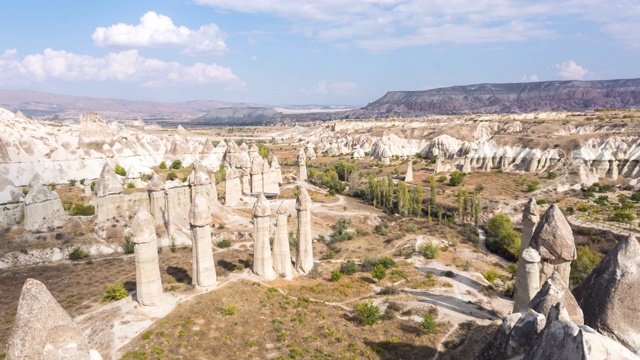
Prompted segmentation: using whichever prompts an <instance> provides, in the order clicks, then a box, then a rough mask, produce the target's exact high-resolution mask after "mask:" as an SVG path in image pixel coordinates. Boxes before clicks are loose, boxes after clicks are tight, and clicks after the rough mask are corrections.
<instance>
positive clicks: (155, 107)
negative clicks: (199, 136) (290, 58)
mask: <svg viewBox="0 0 640 360" xmlns="http://www.w3.org/2000/svg"><path fill="white" fill-rule="evenodd" d="M249 105H250V104H243V103H231V102H223V101H208V100H196V101H187V102H181V103H165V102H155V101H136V100H122V99H103V98H93V97H87V96H72V95H59V94H51V93H46V92H41V91H31V90H2V89H0V107H2V108H5V109H8V110H12V111H18V110H20V111H22V112H23V113H24V114H26V115H27V116H32V117H38V118H45V117H54V116H57V117H60V118H75V117H77V116H78V115H80V114H84V113H86V112H89V111H97V112H99V113H101V114H102V115H103V116H104V117H105V118H111V119H137V118H138V117H142V118H144V119H190V118H195V117H199V116H202V115H203V114H205V113H207V112H208V111H210V110H211V109H215V108H220V107H229V106H249Z"/></svg>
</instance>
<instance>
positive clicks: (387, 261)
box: [378, 256, 396, 269]
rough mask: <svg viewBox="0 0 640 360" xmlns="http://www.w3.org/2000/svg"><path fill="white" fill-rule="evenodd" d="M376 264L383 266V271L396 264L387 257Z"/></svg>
mask: <svg viewBox="0 0 640 360" xmlns="http://www.w3.org/2000/svg"><path fill="white" fill-rule="evenodd" d="M378 264H380V265H382V266H384V268H385V269H388V268H392V267H395V266H396V262H395V261H394V260H393V259H392V258H390V257H388V256H385V257H383V258H380V259H378Z"/></svg>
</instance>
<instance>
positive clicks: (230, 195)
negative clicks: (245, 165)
mask: <svg viewBox="0 0 640 360" xmlns="http://www.w3.org/2000/svg"><path fill="white" fill-rule="evenodd" d="M241 195H242V189H241V185H240V173H238V170H236V169H235V168H233V167H232V168H228V169H227V171H226V173H225V195H224V203H225V205H227V206H234V205H236V204H237V203H238V201H240V196H241Z"/></svg>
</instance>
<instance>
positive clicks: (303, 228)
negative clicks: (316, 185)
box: [296, 187, 313, 274]
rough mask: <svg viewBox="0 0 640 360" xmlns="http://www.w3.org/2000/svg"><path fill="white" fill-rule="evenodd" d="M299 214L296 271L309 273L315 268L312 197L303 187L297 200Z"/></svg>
mask: <svg viewBox="0 0 640 360" xmlns="http://www.w3.org/2000/svg"><path fill="white" fill-rule="evenodd" d="M296 210H297V212H298V247H297V249H296V250H297V251H296V269H297V270H298V271H300V272H302V273H305V274H306V273H308V272H309V271H311V269H312V268H313V234H312V233H311V197H310V196H309V193H308V192H307V189H305V188H303V187H301V188H300V192H299V194H298V198H297V199H296Z"/></svg>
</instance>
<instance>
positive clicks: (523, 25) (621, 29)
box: [195, 0, 640, 51]
mask: <svg viewBox="0 0 640 360" xmlns="http://www.w3.org/2000/svg"><path fill="white" fill-rule="evenodd" d="M195 2H196V3H198V4H202V5H208V6H211V7H214V8H216V9H219V10H223V11H235V12H242V13H266V14H270V15H274V16H277V17H280V18H283V19H285V20H287V21H289V22H290V24H291V27H292V29H293V30H294V31H296V32H298V33H300V34H303V35H304V36H308V37H312V38H316V39H318V40H320V41H326V42H331V43H335V42H338V43H341V44H344V43H345V42H348V43H349V44H350V45H356V46H359V47H362V48H365V49H368V50H372V51H381V50H382V51H384V50H388V49H394V48H399V47H407V46H422V45H430V44H442V43H454V44H460V43H463V44H475V43H487V42H505V41H506V42H514V41H523V40H527V39H531V38H547V37H554V36H559V34H560V33H561V31H559V30H558V29H560V28H561V25H560V24H561V23H563V19H568V20H571V21H576V19H578V20H586V21H589V22H591V23H593V24H595V25H596V26H600V27H601V29H602V31H604V32H606V33H608V34H610V35H611V36H612V37H614V38H617V39H619V40H621V41H623V42H625V43H627V44H629V45H631V46H634V45H635V46H638V45H640V22H638V21H637V19H638V18H639V17H640V4H638V3H637V2H632V1H620V2H616V3H612V2H611V1H607V0H537V1H521V0H500V1H497V2H496V1H486V0H485V1H478V0H448V1H444V0H437V1H436V0H434V1H425V0H367V1H352V0H305V1H304V2H299V1H290V0H269V1H256V0H234V1H229V0H195ZM563 36H564V35H563Z"/></svg>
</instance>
